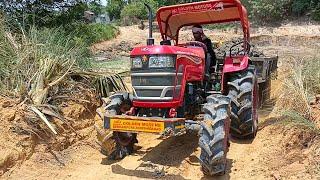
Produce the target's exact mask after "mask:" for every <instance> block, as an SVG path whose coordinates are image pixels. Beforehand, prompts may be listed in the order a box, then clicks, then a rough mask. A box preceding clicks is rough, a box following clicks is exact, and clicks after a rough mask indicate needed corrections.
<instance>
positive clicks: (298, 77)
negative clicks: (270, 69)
mask: <svg viewBox="0 0 320 180" xmlns="http://www.w3.org/2000/svg"><path fill="white" fill-rule="evenodd" d="M288 66H289V67H288V71H287V72H288V73H289V74H288V76H286V77H285V79H284V81H283V88H282V92H281V95H280V97H279V101H278V103H280V104H279V107H281V109H282V110H285V111H290V112H297V113H298V114H300V115H301V116H303V117H304V118H306V119H311V117H312V111H311V107H310V105H309V102H310V100H312V99H313V97H314V96H315V95H316V94H319V93H320V61H319V57H318V58H314V59H306V60H296V61H295V62H294V63H292V64H290V65H288Z"/></svg>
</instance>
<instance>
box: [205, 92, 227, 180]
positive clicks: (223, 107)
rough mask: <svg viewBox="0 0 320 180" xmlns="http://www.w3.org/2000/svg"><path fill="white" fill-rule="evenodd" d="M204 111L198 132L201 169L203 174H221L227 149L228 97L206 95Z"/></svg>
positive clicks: (224, 168)
mask: <svg viewBox="0 0 320 180" xmlns="http://www.w3.org/2000/svg"><path fill="white" fill-rule="evenodd" d="M204 112H205V115H204V120H203V122H202V123H201V130H200V132H199V134H200V138H199V146H200V148H201V154H200V161H201V162H200V163H201V167H202V168H201V169H202V171H203V173H204V174H205V175H209V176H213V175H223V174H225V170H226V164H227V158H226V155H227V152H228V149H229V138H228V137H229V129H230V117H229V115H230V98H228V97H226V96H222V95H212V96H209V97H207V103H206V104H205V105H204Z"/></svg>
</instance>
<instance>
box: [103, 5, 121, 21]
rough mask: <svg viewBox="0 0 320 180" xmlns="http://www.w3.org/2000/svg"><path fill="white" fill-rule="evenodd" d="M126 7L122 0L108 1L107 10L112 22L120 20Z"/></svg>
mask: <svg viewBox="0 0 320 180" xmlns="http://www.w3.org/2000/svg"><path fill="white" fill-rule="evenodd" d="M123 7H124V1H122V0H110V1H108V6H107V7H106V10H107V12H108V14H109V16H110V19H111V20H114V19H120V15H121V10H122V9H123Z"/></svg>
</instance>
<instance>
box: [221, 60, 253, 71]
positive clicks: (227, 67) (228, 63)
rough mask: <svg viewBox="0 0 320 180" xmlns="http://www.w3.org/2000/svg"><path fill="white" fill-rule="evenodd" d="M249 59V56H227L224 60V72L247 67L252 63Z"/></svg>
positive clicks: (241, 69)
mask: <svg viewBox="0 0 320 180" xmlns="http://www.w3.org/2000/svg"><path fill="white" fill-rule="evenodd" d="M249 61H250V59H249V57H248V56H235V57H226V58H225V60H224V67H223V74H225V73H231V72H239V71H243V70H245V69H247V68H248V66H249V64H250V62H249Z"/></svg>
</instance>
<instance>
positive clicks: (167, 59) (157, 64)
mask: <svg viewBox="0 0 320 180" xmlns="http://www.w3.org/2000/svg"><path fill="white" fill-rule="evenodd" d="M174 65H175V59H174V57H173V56H151V57H150V58H149V67H150V68H166V67H174Z"/></svg>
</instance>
